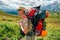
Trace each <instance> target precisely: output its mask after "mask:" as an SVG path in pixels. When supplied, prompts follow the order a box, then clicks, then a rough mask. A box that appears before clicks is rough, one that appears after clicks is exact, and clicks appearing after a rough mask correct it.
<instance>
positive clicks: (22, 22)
mask: <svg viewBox="0 0 60 40" xmlns="http://www.w3.org/2000/svg"><path fill="white" fill-rule="evenodd" d="M25 10H26V9H25V8H24V7H20V8H19V9H18V15H19V16H21V20H20V21H19V22H18V23H19V25H20V26H21V29H20V34H21V35H22V36H23V37H24V36H25V35H30V32H29V31H30V30H31V29H32V24H31V22H30V21H29V20H28V18H27V16H26V15H25V12H26V11H25ZM28 21H29V22H28ZM28 26H29V27H28Z"/></svg>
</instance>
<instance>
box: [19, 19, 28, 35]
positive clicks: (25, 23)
mask: <svg viewBox="0 0 60 40" xmlns="http://www.w3.org/2000/svg"><path fill="white" fill-rule="evenodd" d="M22 21H23V22H20V24H19V25H20V26H21V29H22V31H23V32H24V34H27V33H28V19H24V20H22Z"/></svg>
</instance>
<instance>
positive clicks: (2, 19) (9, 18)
mask: <svg viewBox="0 0 60 40" xmlns="http://www.w3.org/2000/svg"><path fill="white" fill-rule="evenodd" d="M20 19H21V17H19V16H16V15H10V14H7V13H5V12H2V11H0V40H2V39H4V38H5V37H8V38H11V39H13V40H17V38H19V37H21V35H20V30H19V29H20V26H19V25H18V21H19V20H20ZM46 23H47V29H46V30H47V32H48V34H47V36H46V37H43V38H41V37H38V38H37V40H60V15H55V14H54V15H50V16H49V17H48V18H47V19H46Z"/></svg>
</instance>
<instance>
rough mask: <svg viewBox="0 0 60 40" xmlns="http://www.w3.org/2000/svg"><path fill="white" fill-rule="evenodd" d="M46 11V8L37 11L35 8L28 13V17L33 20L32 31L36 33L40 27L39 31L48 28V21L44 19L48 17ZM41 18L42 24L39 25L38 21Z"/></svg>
mask: <svg viewBox="0 0 60 40" xmlns="http://www.w3.org/2000/svg"><path fill="white" fill-rule="evenodd" d="M45 12H46V10H43V11H40V12H36V10H35V9H32V10H31V11H30V12H29V13H28V15H27V17H28V19H29V20H31V22H32V31H33V32H34V34H35V32H36V30H38V29H39V28H40V30H38V31H42V29H44V30H45V29H46V23H45V21H44V19H45V18H46V13H45ZM35 13H36V14H35ZM40 19H41V20H42V22H40V23H42V26H41V25H39V27H38V26H37V25H38V22H39V21H40ZM40 34H41V32H40Z"/></svg>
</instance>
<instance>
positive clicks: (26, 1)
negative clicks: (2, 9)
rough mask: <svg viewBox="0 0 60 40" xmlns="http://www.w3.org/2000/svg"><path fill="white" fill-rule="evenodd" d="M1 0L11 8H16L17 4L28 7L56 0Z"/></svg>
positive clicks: (44, 4) (43, 4)
mask: <svg viewBox="0 0 60 40" xmlns="http://www.w3.org/2000/svg"><path fill="white" fill-rule="evenodd" d="M0 1H2V2H3V3H4V4H7V5H9V6H11V7H13V8H18V7H19V6H24V7H26V8H27V7H30V6H38V5H41V6H46V5H49V4H52V3H54V2H55V1H57V0H51V1H47V0H44V1H43V0H0Z"/></svg>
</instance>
